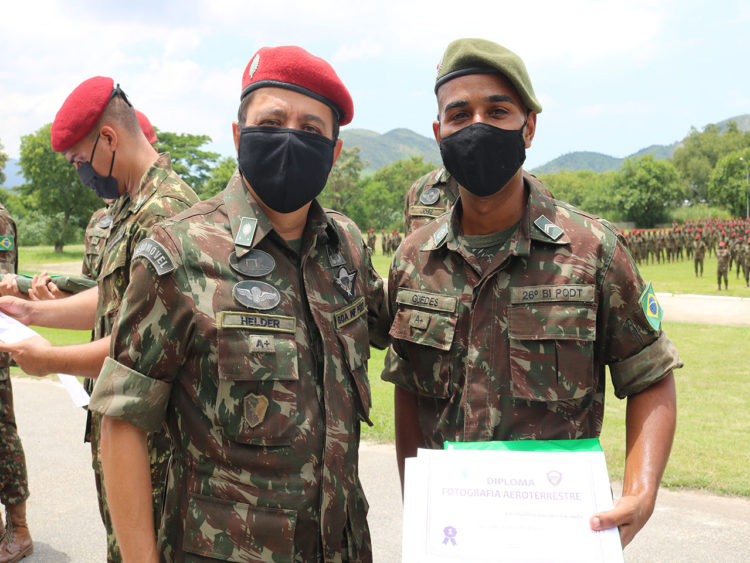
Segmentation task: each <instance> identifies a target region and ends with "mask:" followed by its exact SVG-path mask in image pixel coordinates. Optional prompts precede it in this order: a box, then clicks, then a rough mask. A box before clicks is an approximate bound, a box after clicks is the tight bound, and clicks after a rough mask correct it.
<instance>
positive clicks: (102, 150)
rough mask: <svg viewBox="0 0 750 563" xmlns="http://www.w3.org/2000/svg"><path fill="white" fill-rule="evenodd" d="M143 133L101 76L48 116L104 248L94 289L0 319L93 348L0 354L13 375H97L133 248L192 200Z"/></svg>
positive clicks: (159, 477)
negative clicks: (94, 198)
mask: <svg viewBox="0 0 750 563" xmlns="http://www.w3.org/2000/svg"><path fill="white" fill-rule="evenodd" d="M144 117H145V116H144ZM144 124H147V131H146V132H144V129H143V128H142V126H141V123H140V122H139V120H138V117H137V115H136V113H135V111H134V109H133V107H132V105H131V103H130V101H129V100H128V98H127V96H126V95H125V93H124V92H123V91H122V90H121V89H120V86H119V84H118V85H115V82H114V80H113V79H112V78H109V77H104V76H96V77H93V78H90V79H88V80H85V81H83V82H82V83H81V84H80V85H78V86H77V87H76V88H75V89H74V90H73V92H71V94H70V95H69V96H68V97H67V99H66V100H65V102H64V103H63V105H62V107H61V108H60V110H59V111H58V112H57V115H56V116H55V120H54V122H53V123H52V127H51V130H50V133H51V138H50V140H51V143H52V148H53V149H54V150H55V151H57V152H61V153H63V154H64V155H65V158H66V159H67V160H68V162H70V163H71V164H72V165H73V166H75V167H76V169H77V170H78V175H79V177H80V179H81V181H82V182H83V183H84V184H86V185H88V186H89V187H91V189H93V190H94V191H95V192H96V193H97V195H99V196H100V197H101V198H102V199H104V200H112V201H114V203H113V205H112V206H111V208H110V212H109V217H110V218H109V219H102V220H101V221H103V222H104V223H100V224H101V226H102V228H103V229H104V227H105V226H106V230H105V232H106V242H104V243H103V247H102V248H101V249H100V250H101V262H100V263H99V272H98V276H97V282H98V283H97V286H96V287H94V288H91V289H90V290H87V291H83V292H81V293H78V294H76V295H74V296H72V297H69V298H67V299H54V300H47V301H24V300H21V299H18V298H16V297H2V298H0V310H2V311H4V312H6V313H7V314H10V315H12V316H14V317H16V318H17V319H18V320H21V321H22V322H24V323H26V324H33V325H37V326H48V327H53V328H66V329H81V330H93V333H94V340H93V341H92V342H89V343H87V344H81V345H76V346H54V347H53V346H51V345H50V344H49V342H47V341H46V340H45V339H43V338H41V337H34V338H29V339H27V340H23V341H21V342H18V343H15V344H13V345H6V344H3V345H1V346H0V351H3V352H10V353H11V355H12V356H13V358H14V359H15V360H16V362H17V363H18V365H19V367H21V369H23V370H24V371H25V372H26V373H28V374H30V375H39V376H42V375H47V374H49V373H69V374H73V375H79V376H83V377H87V378H96V377H97V376H98V375H99V371H100V370H101V367H102V363H103V362H104V359H105V358H106V357H107V354H108V352H109V346H110V333H111V332H112V329H113V326H114V320H115V318H116V317H117V315H118V313H119V310H120V306H121V300H122V295H123V293H124V291H125V288H126V287H127V285H128V283H129V280H130V263H131V261H132V257H133V255H134V253H137V252H138V248H139V243H140V242H141V241H142V240H143V239H144V238H146V237H147V236H148V235H149V233H150V232H151V229H152V227H153V226H154V225H155V224H156V223H157V222H160V221H163V220H164V219H166V218H168V217H171V216H172V215H175V214H176V213H178V212H180V211H184V210H186V209H187V208H189V207H190V206H191V205H193V204H194V203H196V202H197V201H198V197H197V196H196V195H195V193H194V192H193V190H192V189H190V187H189V186H188V185H187V184H185V182H183V181H182V180H181V179H180V178H179V177H178V176H177V174H175V173H174V171H173V170H172V167H171V161H170V157H169V154H167V153H164V154H157V153H156V151H155V150H154V148H153V147H152V145H151V142H150V140H149V139H148V138H147V136H153V137H154V138H155V135H154V131H153V127H151V125H150V123H148V120H145V121H144ZM100 423H101V416H100V415H98V414H95V413H94V414H93V415H92V416H91V417H90V419H89V421H88V423H87V431H86V438H87V439H89V440H90V441H91V452H92V465H93V467H94V471H95V477H96V483H97V491H98V493H99V508H100V512H101V515H102V519H103V521H104V524H105V528H106V529H107V559H108V561H121V560H122V556H121V554H120V551H119V548H118V546H117V542H116V540H115V535H114V529H113V527H112V521H111V518H110V513H109V509H108V506H107V498H106V495H105V494H104V487H103V482H102V474H101V460H100V447H99V427H100ZM153 430H154V431H153V432H152V433H150V434H149V436H148V448H147V449H146V451H147V452H148V454H149V455H150V460H151V465H150V468H149V466H148V465H147V475H148V473H149V471H148V470H150V472H151V480H152V482H153V486H154V491H155V492H154V496H153V502H152V503H149V508H150V509H151V510H152V520H154V519H155V520H158V519H159V518H160V516H161V512H162V510H161V502H162V498H163V487H164V482H165V479H166V469H167V465H168V462H169V457H170V450H171V444H170V441H169V438H168V436H167V433H166V429H164V428H154V429H153ZM152 529H153V528H152Z"/></svg>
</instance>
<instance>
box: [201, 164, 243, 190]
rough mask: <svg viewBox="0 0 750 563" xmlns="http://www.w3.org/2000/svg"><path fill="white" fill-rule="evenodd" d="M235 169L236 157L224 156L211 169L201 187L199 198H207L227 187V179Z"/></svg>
mask: <svg viewBox="0 0 750 563" xmlns="http://www.w3.org/2000/svg"><path fill="white" fill-rule="evenodd" d="M236 169H237V159H236V158H234V157H233V156H225V157H223V158H221V159H220V160H219V162H218V163H216V166H214V168H213V170H211V176H210V177H209V178H208V180H206V183H205V184H204V187H203V192H202V193H201V194H200V197H201V199H208V198H209V197H213V196H215V195H216V194H218V193H219V192H220V191H221V190H223V189H224V188H226V187H227V184H228V183H229V179H230V178H231V177H232V174H234V171H235V170H236Z"/></svg>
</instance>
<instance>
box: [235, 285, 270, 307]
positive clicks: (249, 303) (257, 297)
mask: <svg viewBox="0 0 750 563" xmlns="http://www.w3.org/2000/svg"><path fill="white" fill-rule="evenodd" d="M232 295H233V296H234V298H235V299H236V300H237V302H238V303H239V304H240V305H244V306H245V307H248V308H250V309H259V310H261V311H266V310H268V309H273V308H274V307H276V305H278V304H279V301H281V295H280V294H279V291H278V290H277V289H276V288H275V287H273V286H272V285H269V284H267V283H265V282H261V281H255V280H245V281H241V282H239V283H236V284H235V286H234V287H233V288H232Z"/></svg>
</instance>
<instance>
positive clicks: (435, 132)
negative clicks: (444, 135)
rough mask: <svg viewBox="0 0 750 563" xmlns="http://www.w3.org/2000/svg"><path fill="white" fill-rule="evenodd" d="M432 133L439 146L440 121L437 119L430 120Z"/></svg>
mask: <svg viewBox="0 0 750 563" xmlns="http://www.w3.org/2000/svg"><path fill="white" fill-rule="evenodd" d="M432 134H433V135H435V141H437V144H438V146H440V122H439V121H438V120H435V121H433V122H432Z"/></svg>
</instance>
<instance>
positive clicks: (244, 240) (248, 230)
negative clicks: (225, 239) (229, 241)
mask: <svg viewBox="0 0 750 563" xmlns="http://www.w3.org/2000/svg"><path fill="white" fill-rule="evenodd" d="M257 225H258V220H257V219H254V218H252V217H243V218H242V221H240V228H239V229H237V236H236V237H234V244H238V245H240V246H252V245H253V237H254V236H255V227H257Z"/></svg>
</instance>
